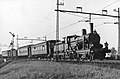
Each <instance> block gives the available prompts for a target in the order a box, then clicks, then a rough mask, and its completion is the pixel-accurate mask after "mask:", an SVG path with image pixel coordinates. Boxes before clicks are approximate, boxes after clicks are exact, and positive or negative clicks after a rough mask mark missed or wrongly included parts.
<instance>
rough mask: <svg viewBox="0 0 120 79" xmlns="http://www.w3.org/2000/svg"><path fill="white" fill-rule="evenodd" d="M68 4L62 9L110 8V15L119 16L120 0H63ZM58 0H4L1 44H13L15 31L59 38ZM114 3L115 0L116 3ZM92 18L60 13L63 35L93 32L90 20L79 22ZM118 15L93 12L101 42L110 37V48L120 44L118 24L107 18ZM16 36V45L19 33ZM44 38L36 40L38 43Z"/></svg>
mask: <svg viewBox="0 0 120 79" xmlns="http://www.w3.org/2000/svg"><path fill="white" fill-rule="evenodd" d="M59 2H64V6H59V7H60V9H61V10H72V11H76V7H82V9H83V10H82V11H83V12H91V13H99V14H101V13H102V9H104V10H108V14H109V15H115V16H117V12H114V11H113V9H117V8H118V7H120V0H59ZM56 3H57V0H0V45H4V44H5V45H9V44H10V42H11V40H12V35H11V34H10V33H9V32H12V33H14V34H15V35H16V36H17V35H18V38H24V37H27V38H34V39H37V38H38V37H41V39H44V38H43V37H44V36H46V37H47V39H48V40H49V39H55V38H56V33H55V30H56V11H55V9H56ZM112 3H113V4H112ZM84 20H88V15H83V14H73V13H60V21H59V23H60V39H62V37H65V36H67V35H73V34H77V35H81V34H82V32H81V30H82V29H83V28H85V29H87V31H88V33H89V29H90V28H89V23H87V22H78V21H84ZM117 21H118V20H117V18H112V17H102V16H92V23H94V29H95V30H96V31H97V32H98V33H99V34H100V36H101V43H102V44H103V43H105V42H106V41H107V42H108V43H109V48H112V47H115V48H116V49H117V48H118V25H117V24H104V22H110V23H111V22H117ZM16 36H15V46H16V45H17V44H16V42H17V41H16V38H17V37H16ZM30 42H31V41H30V40H27V41H25V40H19V41H18V43H19V45H20V46H22V45H26V44H31V43H30ZM38 42H41V41H33V43H38ZM0 49H1V50H6V49H10V48H9V47H8V46H6V47H3V46H0Z"/></svg>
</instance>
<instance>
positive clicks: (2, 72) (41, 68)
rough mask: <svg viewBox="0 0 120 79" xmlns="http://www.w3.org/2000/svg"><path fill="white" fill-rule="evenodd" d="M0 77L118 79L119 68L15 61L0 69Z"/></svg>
mask: <svg viewBox="0 0 120 79" xmlns="http://www.w3.org/2000/svg"><path fill="white" fill-rule="evenodd" d="M0 79H120V70H118V69H111V68H110V67H104V68H101V67H97V66H92V65H77V64H68V63H56V62H47V61H17V62H12V63H10V64H8V65H6V66H5V67H3V68H1V69H0Z"/></svg>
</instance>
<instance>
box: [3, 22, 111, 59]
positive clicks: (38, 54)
mask: <svg viewBox="0 0 120 79" xmlns="http://www.w3.org/2000/svg"><path fill="white" fill-rule="evenodd" d="M90 28H91V30H90V31H91V32H90V33H88V34H87V32H86V29H82V36H77V35H71V36H67V37H64V40H63V41H58V40H48V41H45V42H42V43H38V44H32V45H27V46H22V47H19V48H18V49H17V53H16V54H15V55H13V54H14V52H13V51H11V57H12V56H13V57H15V56H16V57H17V58H46V59H48V58H49V59H51V58H54V59H56V60H58V59H59V60H61V59H70V60H72V59H76V60H78V61H79V60H93V59H101V60H102V59H104V58H105V53H108V52H110V51H109V50H108V48H107V49H103V48H102V47H103V45H102V44H100V36H99V34H98V33H97V32H96V31H93V23H90ZM57 47H59V50H57ZM7 54H9V53H6V52H3V53H2V55H3V57H7V56H9V55H7Z"/></svg>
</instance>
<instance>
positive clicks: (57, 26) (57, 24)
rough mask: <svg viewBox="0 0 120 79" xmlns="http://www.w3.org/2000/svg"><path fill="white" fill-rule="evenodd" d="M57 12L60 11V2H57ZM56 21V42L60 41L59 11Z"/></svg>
mask: <svg viewBox="0 0 120 79" xmlns="http://www.w3.org/2000/svg"><path fill="white" fill-rule="evenodd" d="M57 10H59V0H57ZM56 19H57V21H56V40H59V11H57V18H56Z"/></svg>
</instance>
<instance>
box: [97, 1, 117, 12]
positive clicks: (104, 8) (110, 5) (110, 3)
mask: <svg viewBox="0 0 120 79" xmlns="http://www.w3.org/2000/svg"><path fill="white" fill-rule="evenodd" d="M118 1H119V0H116V1H114V2H112V3H110V4H108V5H107V6H105V7H103V8H101V9H100V10H98V11H96V12H95V13H97V12H99V11H101V10H103V9H105V8H107V7H109V6H111V5H113V4H114V3H116V2H118Z"/></svg>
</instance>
